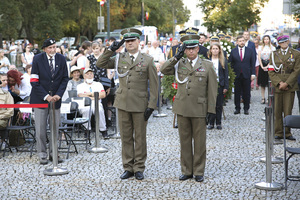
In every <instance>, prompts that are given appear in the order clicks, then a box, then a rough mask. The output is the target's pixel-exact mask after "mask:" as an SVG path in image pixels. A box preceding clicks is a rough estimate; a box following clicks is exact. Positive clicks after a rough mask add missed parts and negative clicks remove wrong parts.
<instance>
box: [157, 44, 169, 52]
mask: <svg viewBox="0 0 300 200" xmlns="http://www.w3.org/2000/svg"><path fill="white" fill-rule="evenodd" d="M159 48H160V49H161V51H162V52H163V53H164V46H160V47H159ZM169 48H170V46H169V45H167V46H166V52H167V51H168V49H169ZM166 52H165V53H166Z"/></svg>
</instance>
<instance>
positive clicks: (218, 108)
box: [209, 85, 224, 125]
mask: <svg viewBox="0 0 300 200" xmlns="http://www.w3.org/2000/svg"><path fill="white" fill-rule="evenodd" d="M223 89H224V87H223V86H220V85H219V88H218V96H217V103H216V114H210V120H209V124H210V125H214V123H215V121H216V125H221V120H222V110H223V101H224V94H223Z"/></svg>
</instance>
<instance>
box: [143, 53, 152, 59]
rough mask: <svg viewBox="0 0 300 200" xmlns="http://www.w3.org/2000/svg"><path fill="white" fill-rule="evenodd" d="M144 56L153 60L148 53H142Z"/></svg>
mask: <svg viewBox="0 0 300 200" xmlns="http://www.w3.org/2000/svg"><path fill="white" fill-rule="evenodd" d="M141 55H142V56H146V57H149V58H153V57H152V56H151V55H149V54H147V53H141Z"/></svg>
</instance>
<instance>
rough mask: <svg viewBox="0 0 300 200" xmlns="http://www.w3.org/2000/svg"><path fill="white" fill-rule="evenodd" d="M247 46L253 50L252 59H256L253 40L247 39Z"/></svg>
mask: <svg viewBox="0 0 300 200" xmlns="http://www.w3.org/2000/svg"><path fill="white" fill-rule="evenodd" d="M247 47H248V48H250V49H252V50H253V52H254V54H253V56H254V59H255V60H256V57H257V53H256V48H255V44H254V42H251V41H250V40H249V42H248V46H247Z"/></svg>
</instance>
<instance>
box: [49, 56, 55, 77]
mask: <svg viewBox="0 0 300 200" xmlns="http://www.w3.org/2000/svg"><path fill="white" fill-rule="evenodd" d="M49 60H50V71H51V75H52V76H53V75H54V67H53V58H52V57H50V59H49Z"/></svg>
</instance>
